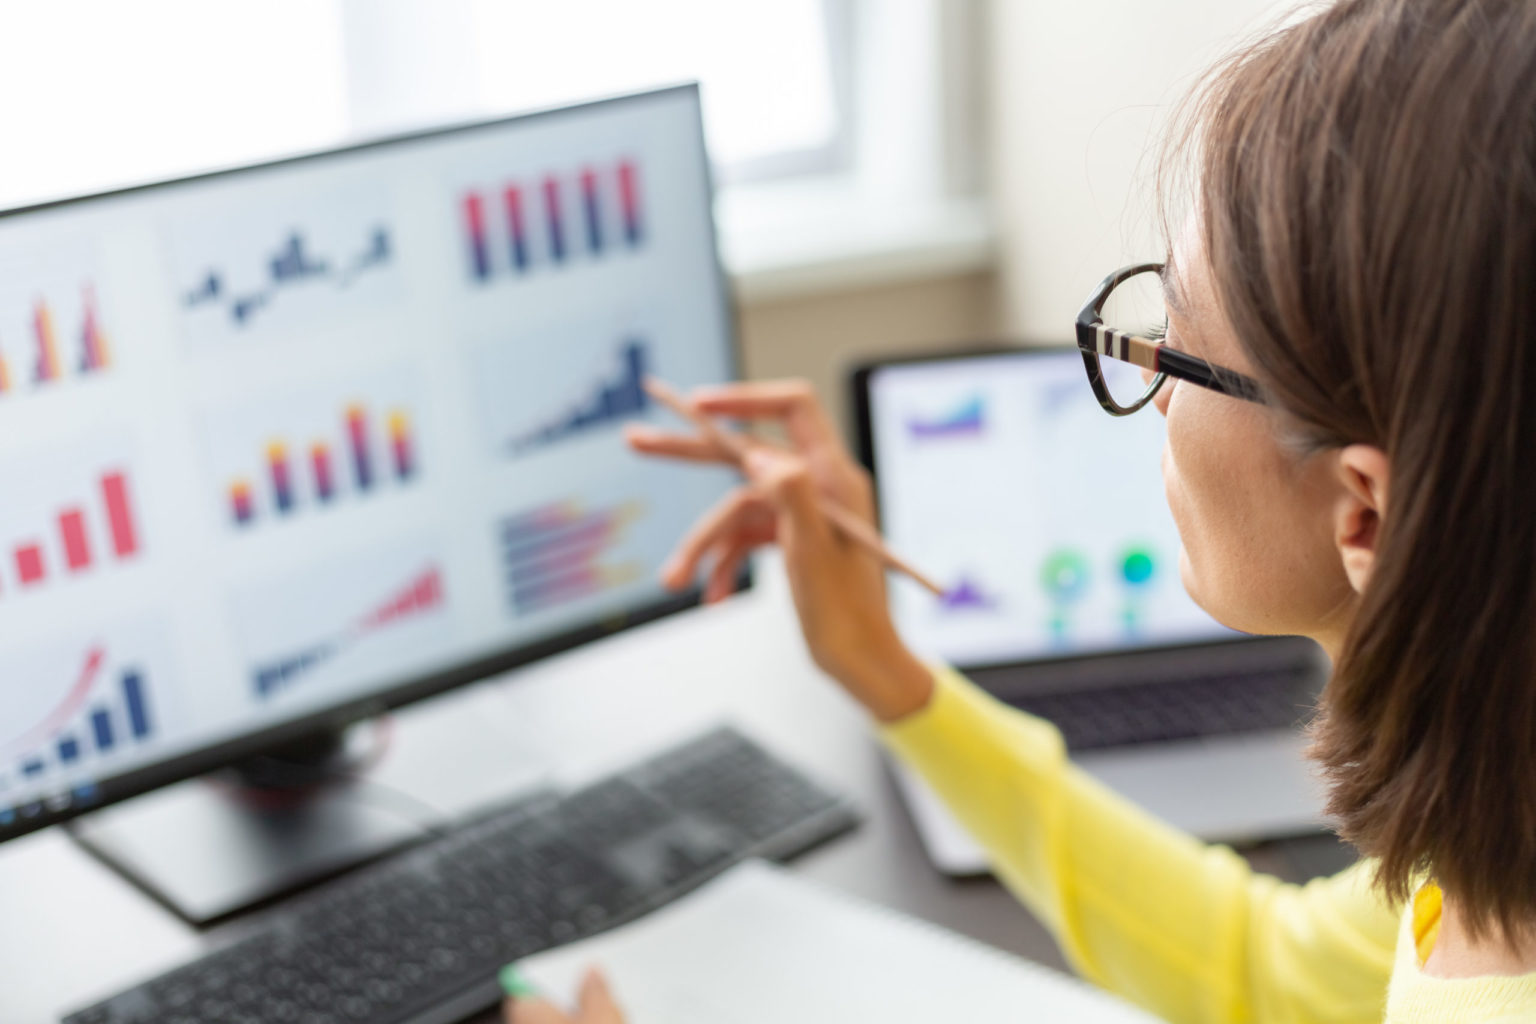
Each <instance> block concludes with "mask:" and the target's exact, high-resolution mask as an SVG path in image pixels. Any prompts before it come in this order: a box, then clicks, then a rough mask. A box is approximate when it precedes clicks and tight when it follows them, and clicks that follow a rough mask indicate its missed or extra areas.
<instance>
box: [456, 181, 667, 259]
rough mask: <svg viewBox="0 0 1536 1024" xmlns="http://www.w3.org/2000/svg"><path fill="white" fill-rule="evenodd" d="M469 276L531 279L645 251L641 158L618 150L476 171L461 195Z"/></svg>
mask: <svg viewBox="0 0 1536 1024" xmlns="http://www.w3.org/2000/svg"><path fill="white" fill-rule="evenodd" d="M456 202H457V207H458V209H457V213H458V227H459V234H460V247H461V249H462V251H463V254H464V274H465V278H466V280H467V281H469V282H470V283H471V284H473V285H475V286H481V287H483V286H489V285H494V284H506V283H514V282H521V281H528V280H533V279H536V278H538V277H541V276H545V275H549V274H553V273H558V272H559V271H561V270H562V269H565V268H569V267H576V266H581V265H583V264H592V263H593V262H595V261H601V260H608V259H619V258H623V257H624V256H627V255H630V254H633V253H636V252H639V251H641V250H643V249H644V248H645V246H646V244H647V242H648V240H649V230H650V225H649V222H648V219H647V214H646V208H645V194H644V181H643V174H642V170H641V167H640V163H639V161H638V160H637V159H636V158H635V157H633V156H629V155H625V154H621V153H614V154H605V155H596V156H593V157H592V158H591V159H586V160H575V161H568V162H563V163H547V164H539V165H536V166H523V167H517V166H509V167H507V168H506V169H504V170H503V171H502V172H501V173H495V174H488V175H482V176H477V178H476V179H475V180H472V181H470V182H468V183H466V184H464V185H463V186H461V187H460V188H459V190H458V192H457V196H456Z"/></svg>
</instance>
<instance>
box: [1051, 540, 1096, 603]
mask: <svg viewBox="0 0 1536 1024" xmlns="http://www.w3.org/2000/svg"><path fill="white" fill-rule="evenodd" d="M1040 585H1041V586H1043V587H1045V592H1046V593H1047V594H1049V595H1051V598H1052V599H1053V600H1056V601H1059V602H1061V603H1063V604H1066V603H1067V602H1070V601H1076V600H1077V599H1078V598H1080V597H1082V596H1083V594H1084V593H1085V592H1086V591H1087V590H1088V560H1087V559H1086V558H1084V557H1083V556H1082V555H1081V554H1080V553H1079V552H1077V551H1073V550H1071V549H1069V548H1063V549H1061V550H1058V551H1054V552H1052V553H1051V556H1050V557H1049V558H1047V559H1046V560H1045V564H1044V565H1043V566H1041V568H1040Z"/></svg>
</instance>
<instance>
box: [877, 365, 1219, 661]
mask: <svg viewBox="0 0 1536 1024" xmlns="http://www.w3.org/2000/svg"><path fill="white" fill-rule="evenodd" d="M1106 362H1107V361H1106ZM1127 370H1128V371H1129V372H1132V373H1134V372H1137V371H1135V369H1134V368H1131V367H1127ZM867 380H868V383H867V384H866V385H865V386H866V387H867V394H866V396H865V398H866V407H867V410H868V412H867V415H868V419H869V422H868V424H867V431H868V433H867V437H868V443H869V445H870V448H871V453H870V454H871V455H872V465H873V467H874V472H875V480H876V490H877V494H878V498H879V504H880V515H881V523H882V527H883V529H884V531H885V534H886V536H887V538H888V539H889V540H890V542H891V544H892V546H893V547H894V548H895V549H896V550H897V551H899V552H901V553H902V554H903V555H904V556H905V557H907V558H909V559H911V560H912V562H913V563H914V564H916V565H917V566H918V567H919V568H921V569H923V570H924V571H926V572H927V573H929V574H930V575H933V576H935V577H936V579H937V581H938V582H939V583H941V584H942V585H943V586H945V587H947V588H948V589H949V592H948V594H947V595H946V596H945V597H944V598H942V599H941V598H935V597H934V596H933V595H931V594H929V593H928V592H927V591H925V590H922V589H921V588H919V587H917V586H915V585H913V584H911V583H909V582H907V581H905V580H895V579H894V578H893V583H892V587H891V601H892V610H893V613H894V615H895V617H896V620H897V624H898V626H899V627H900V628H901V630H902V634H903V636H904V637H906V638H907V640H908V642H909V643H911V644H912V646H913V647H914V649H916V650H918V651H920V652H921V653H923V654H924V655H926V656H928V657H934V658H941V659H944V660H946V661H949V662H950V663H952V664H957V665H961V666H968V667H973V666H980V665H992V664H1000V663H1006V662H1013V661H1021V660H1029V659H1044V658H1055V657H1066V656H1073V655H1080V654H1089V653H1097V652H1103V651H1107V650H1115V649H1125V648H1132V647H1149V646H1163V645H1175V644H1184V643H1193V642H1200V641H1206V640H1217V639H1225V638H1229V637H1232V636H1234V635H1235V634H1233V633H1231V632H1230V631H1229V630H1227V629H1225V628H1224V627H1222V626H1220V625H1218V624H1217V623H1216V622H1215V621H1213V620H1212V619H1211V618H1210V617H1209V616H1208V615H1207V614H1206V613H1205V612H1204V611H1202V610H1201V609H1200V608H1199V607H1198V606H1196V605H1195V603H1194V602H1193V601H1192V600H1191V599H1190V598H1189V596H1188V595H1187V594H1186V593H1185V592H1184V588H1183V586H1182V584H1181V583H1180V579H1179V536H1178V533H1177V531H1176V530H1175V529H1174V525H1173V520H1172V517H1171V516H1170V514H1169V512H1168V507H1167V503H1166V502H1165V501H1164V498H1163V484H1162V476H1161V472H1160V466H1161V461H1160V460H1161V456H1162V445H1163V418H1162V417H1161V416H1159V415H1158V414H1157V412H1156V411H1155V410H1154V409H1151V408H1150V407H1149V408H1147V409H1146V410H1144V411H1142V412H1140V413H1138V414H1136V415H1134V416H1129V417H1124V418H1116V417H1112V416H1109V415H1107V414H1106V413H1105V412H1104V411H1103V410H1102V409H1101V408H1099V405H1098V403H1097V401H1095V399H1094V397H1093V393H1092V391H1091V390H1090V389H1089V386H1088V380H1087V376H1086V374H1085V373H1084V370H1083V361H1082V358H1081V356H1080V355H1079V354H1078V353H1077V351H1076V350H1075V349H1073V350H1061V349H1047V350H1034V351H1029V350H1024V351H1017V352H1008V353H1002V354H991V355H982V356H966V357H957V358H948V359H937V360H924V361H915V362H905V363H894V364H890V365H885V366H880V367H877V368H875V369H873V370H871V371H870V372H869V374H868V378H867Z"/></svg>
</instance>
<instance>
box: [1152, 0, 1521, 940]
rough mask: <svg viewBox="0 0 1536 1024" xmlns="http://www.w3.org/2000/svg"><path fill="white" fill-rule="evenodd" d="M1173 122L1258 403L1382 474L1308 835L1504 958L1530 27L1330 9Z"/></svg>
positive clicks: (1317, 748) (1427, 14)
mask: <svg viewBox="0 0 1536 1024" xmlns="http://www.w3.org/2000/svg"><path fill="white" fill-rule="evenodd" d="M1186 117H1187V120H1186V121H1185V132H1184V133H1183V134H1182V135H1175V140H1176V153H1175V155H1176V154H1177V152H1178V151H1179V150H1180V149H1182V150H1183V151H1189V150H1190V149H1191V148H1192V149H1193V153H1194V156H1195V165H1194V168H1193V170H1194V173H1195V174H1196V175H1197V181H1198V200H1199V210H1200V215H1201V221H1202V229H1203V232H1204V241H1205V245H1206V252H1207V254H1208V257H1209V260H1210V265H1211V273H1212V278H1213V279H1214V281H1215V286H1216V291H1217V297H1218V301H1219V303H1220V305H1221V306H1222V311H1223V313H1224V314H1225V315H1226V317H1227V318H1228V320H1229V321H1230V323H1231V325H1232V327H1233V328H1234V330H1235V332H1236V335H1237V338H1238V341H1239V344H1240V345H1241V346H1242V348H1243V350H1244V351H1245V352H1246V353H1247V354H1248V355H1249V357H1250V358H1251V359H1252V361H1253V363H1254V366H1255V368H1256V370H1257V374H1258V377H1259V379H1260V380H1261V381H1262V382H1263V383H1264V385H1265V387H1266V389H1267V391H1268V392H1269V394H1270V396H1271V399H1272V401H1273V403H1274V405H1276V406H1277V407H1278V408H1279V409H1280V410H1281V411H1282V415H1283V417H1284V418H1285V419H1286V420H1288V421H1290V426H1292V427H1293V428H1294V430H1295V432H1296V433H1298V434H1299V436H1300V437H1302V438H1303V439H1304V440H1305V442H1306V443H1307V444H1308V445H1309V446H1310V448H1311V449H1312V450H1313V451H1317V450H1323V449H1329V448H1335V447H1338V446H1342V445H1345V444H1349V443H1354V442H1363V443H1368V444H1373V445H1376V446H1378V447H1380V448H1382V449H1383V450H1384V451H1385V452H1386V453H1387V457H1388V460H1389V462H1390V464H1391V467H1392V482H1391V487H1390V496H1389V499H1388V503H1387V505H1386V512H1385V515H1384V517H1383V522H1382V523H1381V525H1380V530H1379V534H1378V537H1377V557H1376V567H1375V569H1374V570H1373V575H1372V579H1371V581H1370V584H1369V586H1368V587H1367V589H1366V593H1365V594H1364V595H1362V598H1361V602H1360V606H1359V609H1358V614H1357V616H1356V618H1355V621H1354V622H1353V624H1352V627H1351V631H1350V634H1349V636H1348V637H1347V639H1346V642H1345V646H1344V649H1343V651H1342V654H1341V657H1340V659H1339V662H1338V664H1337V666H1336V667H1335V672H1334V677H1333V678H1332V679H1331V680H1330V682H1329V684H1328V686H1327V688H1326V690H1325V692H1324V695H1323V699H1322V702H1321V708H1320V711H1319V715H1318V717H1317V719H1316V721H1315V724H1314V726H1313V740H1314V743H1313V748H1312V752H1313V755H1314V756H1315V757H1316V758H1317V759H1318V760H1319V761H1320V762H1321V764H1322V766H1323V768H1324V770H1325V772H1326V774H1327V776H1328V779H1329V782H1330V801H1329V810H1330V812H1331V813H1332V815H1333V816H1334V817H1335V818H1336V819H1337V821H1338V823H1339V826H1340V832H1341V834H1342V835H1343V836H1344V837H1345V838H1347V839H1349V840H1351V841H1352V842H1354V843H1355V844H1356V845H1357V846H1358V847H1359V848H1360V850H1361V851H1362V852H1363V853H1365V854H1366V855H1369V856H1373V857H1377V858H1379V873H1378V881H1379V882H1380V883H1381V884H1382V885H1383V886H1384V887H1385V888H1386V890H1387V891H1388V892H1389V893H1390V894H1391V895H1393V896H1394V897H1397V898H1403V897H1406V896H1407V894H1408V893H1409V891H1410V889H1411V887H1412V886H1413V885H1414V884H1415V883H1416V882H1417V880H1418V879H1419V878H1420V877H1421V876H1423V875H1426V874H1427V875H1429V876H1432V877H1433V878H1434V879H1435V880H1437V881H1438V882H1439V884H1440V885H1441V886H1442V887H1443V888H1444V889H1445V890H1446V891H1447V892H1448V893H1451V894H1452V895H1453V896H1454V898H1455V899H1456V901H1457V904H1458V906H1459V907H1460V908H1461V910H1462V911H1463V912H1464V913H1465V914H1466V916H1467V919H1468V923H1469V925H1470V926H1471V928H1472V929H1473V931H1474V933H1475V934H1480V933H1486V932H1487V931H1488V930H1490V929H1492V928H1502V929H1503V930H1504V931H1505V933H1506V934H1513V933H1514V932H1516V931H1518V923H1519V922H1522V921H1525V922H1529V921H1531V920H1536V348H1533V346H1536V4H1533V3H1531V2H1530V0H1344V2H1340V3H1338V4H1336V5H1333V6H1330V7H1328V8H1326V9H1324V10H1321V11H1320V12H1318V13H1316V14H1314V15H1313V16H1311V17H1309V18H1308V19H1306V20H1304V21H1300V22H1296V23H1293V24H1291V25H1289V26H1287V27H1284V28H1282V29H1280V30H1278V31H1276V32H1274V33H1272V34H1270V35H1268V36H1267V37H1265V38H1264V39H1262V40H1261V41H1260V42H1258V43H1256V44H1254V45H1253V46H1250V47H1249V48H1247V49H1245V50H1243V51H1242V52H1240V53H1238V54H1236V55H1235V56H1233V57H1231V58H1229V59H1228V60H1227V61H1226V62H1224V63H1223V64H1222V65H1220V66H1218V67H1217V68H1216V69H1214V70H1213V72H1212V73H1211V75H1210V77H1209V78H1208V79H1207V80H1206V81H1205V83H1204V85H1203V87H1202V88H1201V89H1199V90H1198V91H1197V92H1196V94H1195V97H1194V99H1193V102H1192V105H1191V106H1190V107H1189V108H1188V109H1187V113H1186ZM1195 139H1198V142H1197V143H1196V144H1194V145H1193V146H1192V147H1191V146H1190V143H1191V142H1192V140H1195ZM1178 140H1182V142H1179V141H1178Z"/></svg>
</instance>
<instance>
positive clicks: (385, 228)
mask: <svg viewBox="0 0 1536 1024" xmlns="http://www.w3.org/2000/svg"><path fill="white" fill-rule="evenodd" d="M646 374H656V375H658V376H661V377H664V378H666V379H668V380H670V381H672V382H674V383H676V384H678V385H681V386H684V387H687V386H690V385H695V384H699V383H703V382H713V381H720V380H725V379H729V378H731V377H732V376H734V374H735V354H734V338H733V324H732V316H731V311H730V305H729V299H728V295H727V291H726V288H725V286H724V282H723V279H722V275H721V271H720V267H719V263H718V259H717V251H716V245H715V236H714V227H713V222H712V219H711V186H710V177H709V169H708V165H707V161H706V157H705V151H704V144H703V135H702V131H701V123H700V113H699V97H698V91H697V89H696V87H694V86H682V87H677V88H672V89H665V90H660V91H656V92H650V93H645V94H640V95H633V96H627V97H621V98H617V99H612V100H606V101H602V102H596V103H590V104H584V105H580V106H574V107H569V108H565V109H561V110H554V111H548V112H541V113H537V114H530V115H526V116H520V117H513V118H509V119H505V120H498V121H493V122H487V123H477V124H471V125H465V126H459V127H453V128H448V129H443V130H437V131H429V132H423V133H420V134H414V135H409V136H403V137H399V138H392V139H387V140H383V141H377V142H370V143H367V144H363V145H355V146H349V147H346V148H342V149H336V150H333V151H330V152H324V153H317V154H311V155H305V156H299V157H294V158H291V159H284V160H278V161H274V162H271V163H266V164H262V165H259V166H253V167H245V168H240V169H235V170H228V171H221V172H217V173H211V174H203V175H199V176H196V177H190V178H185V179H182V180H178V181H170V182H164V183H158V184H153V185H146V186H141V187H134V188H127V189H122V190H119V191H114V192H110V193H104V194H100V195H93V196H87V197H83V198H77V199H70V200H67V201H61V202H54V203H47V204H44V205H40V206H34V207H29V208H26V209H19V210H13V211H10V212H8V213H6V214H4V215H3V216H0V473H3V475H4V479H5V481H6V484H5V487H4V490H3V494H0V840H3V839H8V838H12V837H15V836H17V835H20V834H22V833H24V832H28V831H30V830H33V829H36V828H38V827H40V826H42V825H45V824H49V823H52V822H57V821H60V820H63V819H65V818H68V817H70V816H73V815H76V814H78V813H80V812H81V811H84V810H88V809H91V808H94V807H99V806H102V805H103V804H106V803H110V802H113V801H117V800H121V799H123V798H125V797H128V796H132V795H135V794H139V793H142V792H145V791H147V790H149V789H151V788H155V787H159V786H163V785H166V784H168V783H171V782H174V781H177V780H181V779H184V778H187V777H189V776H191V775H194V774H198V773H202V772H205V771H208V770H210V769H214V768H216V767H219V766H223V765H227V764H230V763H233V762H236V761H238V760H239V759H242V758H244V757H247V756H249V755H252V754H255V753H258V752H261V751H263V750H267V749H271V748H272V747H274V745H279V744H284V743H290V742H292V741H294V740H296V739H298V738H300V737H303V736H305V735H308V734H311V733H313V732H314V731H315V730H317V729H320V728H334V727H335V726H336V724H337V723H345V722H348V721H353V720H356V719H358V718H361V717H363V716H366V715H369V714H374V713H377V712H379V711H381V710H383V709H387V708H390V707H394V706H397V705H401V704H404V703H407V702H410V701H413V700H417V699H419V698H422V697H424V696H427V695H430V694H433V693H436V692H438V691H442V690H444V689H447V688H449V687H452V686H455V685H457V684H461V683H464V682H466V681H469V680H473V679H478V678H482V677H484V676H486V675H488V674H491V673H494V672H497V671H499V670H502V669H506V668H508V667H511V666H514V665H517V664H520V663H523V662H527V661H529V660H531V659H534V658H538V657H541V656H544V655H547V654H549V653H552V652H555V651H558V650H561V649H565V648H568V647H570V646H572V645H575V644H578V643H581V642H584V641H587V640H590V639H593V638H596V637H599V636H601V635H604V634H607V633H610V632H613V631H614V630H617V629H620V628H623V627H624V626H626V625H631V624H635V623H638V622H642V621H645V620H648V619H652V618H655V617H657V616H660V615H663V614H666V613H668V612H672V611H676V610H678V609H681V608H683V607H685V606H687V605H689V604H692V603H695V602H696V600H697V595H696V593H691V594H685V595H682V596H678V595H674V594H670V593H668V592H666V591H665V590H664V589H663V588H662V587H661V585H660V584H659V583H658V582H657V574H656V570H657V568H658V566H659V564H660V562H661V560H662V559H663V557H664V556H665V555H666V553H667V552H668V550H669V548H670V546H671V545H672V543H673V542H674V541H675V540H676V539H677V538H678V537H679V536H680V535H681V533H682V532H683V531H684V529H685V528H686V526H687V525H688V524H689V523H690V522H691V520H692V519H693V518H694V517H695V516H696V515H697V514H698V512H699V511H700V510H701V509H702V508H704V507H705V506H706V505H707V504H708V503H709V502H711V501H712V500H714V499H715V498H716V497H717V496H718V495H719V494H721V493H723V491H724V490H725V488H726V487H727V486H728V485H729V481H730V478H729V475H728V474H727V473H726V472H724V471H717V472H705V473H701V472H699V471H697V470H696V469H690V468H685V467H676V466H669V465H666V464H663V463H659V462H651V461H643V460H640V459H638V458H634V457H632V456H631V455H630V454H629V453H627V451H626V449H625V447H624V445H623V443H622V440H621V436H620V430H619V425H620V424H621V423H622V422H623V421H625V420H631V419H638V418H644V417H649V416H660V415H661V414H660V413H659V412H658V411H657V410H655V409H654V408H653V406H652V403H651V402H650V401H649V400H648V399H647V396H646V394H645V393H644V392H643V391H642V390H641V387H640V381H641V378H642V377H643V376H644V375H646Z"/></svg>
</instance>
